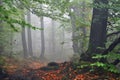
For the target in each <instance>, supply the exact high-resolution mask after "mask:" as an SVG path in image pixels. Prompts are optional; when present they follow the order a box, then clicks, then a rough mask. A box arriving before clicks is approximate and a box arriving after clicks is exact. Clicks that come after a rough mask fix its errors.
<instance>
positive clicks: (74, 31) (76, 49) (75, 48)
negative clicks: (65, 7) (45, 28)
mask: <svg viewBox="0 0 120 80" xmlns="http://www.w3.org/2000/svg"><path fill="white" fill-rule="evenodd" d="M71 9H73V10H74V7H71V8H70V10H71ZM70 18H71V24H72V42H73V45H72V47H73V51H74V53H75V54H78V53H79V46H78V39H77V37H78V34H77V29H76V21H75V20H76V19H75V15H74V13H72V12H71V13H70Z"/></svg>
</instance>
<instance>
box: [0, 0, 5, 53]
mask: <svg viewBox="0 0 120 80" xmlns="http://www.w3.org/2000/svg"><path fill="white" fill-rule="evenodd" d="M0 5H2V1H1V0H0ZM2 32H3V26H2V21H0V34H1V33H2ZM1 36H2V35H0V37H1ZM3 52H4V46H3V42H2V41H0V54H2V53H3Z"/></svg>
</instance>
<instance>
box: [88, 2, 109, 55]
mask: <svg viewBox="0 0 120 80" xmlns="http://www.w3.org/2000/svg"><path fill="white" fill-rule="evenodd" d="M94 4H98V5H99V6H100V4H104V5H107V4H108V1H107V0H94ZM99 6H96V7H94V8H93V17H92V24H91V29H90V40H89V47H88V52H87V54H88V56H90V55H92V54H93V53H99V51H101V49H105V43H106V33H107V30H106V28H107V18H108V9H107V8H103V7H102V8H101V7H99Z"/></svg>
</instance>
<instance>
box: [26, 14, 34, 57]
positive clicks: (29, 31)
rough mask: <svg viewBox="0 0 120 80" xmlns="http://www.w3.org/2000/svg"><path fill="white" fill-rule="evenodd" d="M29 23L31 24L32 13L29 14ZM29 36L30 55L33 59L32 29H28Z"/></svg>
mask: <svg viewBox="0 0 120 80" xmlns="http://www.w3.org/2000/svg"><path fill="white" fill-rule="evenodd" d="M27 21H28V22H29V23H31V16H30V12H28V14H27ZM27 34H28V36H27V37H28V53H29V54H30V56H31V57H33V49H32V37H31V28H30V27H28V29H27Z"/></svg>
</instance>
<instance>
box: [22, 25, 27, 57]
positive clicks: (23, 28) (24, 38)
mask: <svg viewBox="0 0 120 80" xmlns="http://www.w3.org/2000/svg"><path fill="white" fill-rule="evenodd" d="M25 34H26V32H25V27H22V33H21V35H22V46H23V53H24V58H27V57H28V51H27V42H26V36H25Z"/></svg>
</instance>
